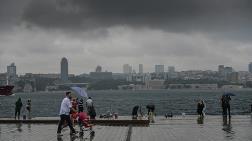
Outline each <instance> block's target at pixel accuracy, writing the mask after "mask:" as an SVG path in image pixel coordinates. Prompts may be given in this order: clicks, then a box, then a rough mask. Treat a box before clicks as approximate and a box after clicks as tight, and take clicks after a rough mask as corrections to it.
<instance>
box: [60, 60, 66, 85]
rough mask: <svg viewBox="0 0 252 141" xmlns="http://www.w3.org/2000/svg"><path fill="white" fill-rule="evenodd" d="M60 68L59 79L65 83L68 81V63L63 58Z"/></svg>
mask: <svg viewBox="0 0 252 141" xmlns="http://www.w3.org/2000/svg"><path fill="white" fill-rule="evenodd" d="M60 66H61V72H60V78H61V80H62V81H67V80H68V62H67V59H66V58H65V57H63V58H62V59H61V62H60Z"/></svg>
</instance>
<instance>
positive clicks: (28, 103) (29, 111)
mask: <svg viewBox="0 0 252 141" xmlns="http://www.w3.org/2000/svg"><path fill="white" fill-rule="evenodd" d="M26 110H27V118H28V119H31V99H28V100H27V104H26Z"/></svg>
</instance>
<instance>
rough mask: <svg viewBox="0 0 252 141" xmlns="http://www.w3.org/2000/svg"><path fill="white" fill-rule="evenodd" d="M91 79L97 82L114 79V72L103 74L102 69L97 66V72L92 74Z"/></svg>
mask: <svg viewBox="0 0 252 141" xmlns="http://www.w3.org/2000/svg"><path fill="white" fill-rule="evenodd" d="M89 75H90V77H91V78H92V79H97V80H105V79H112V78H113V77H112V72H102V67H101V66H97V67H96V69H95V72H90V74H89Z"/></svg>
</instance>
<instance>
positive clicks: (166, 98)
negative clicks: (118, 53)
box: [0, 90, 252, 117]
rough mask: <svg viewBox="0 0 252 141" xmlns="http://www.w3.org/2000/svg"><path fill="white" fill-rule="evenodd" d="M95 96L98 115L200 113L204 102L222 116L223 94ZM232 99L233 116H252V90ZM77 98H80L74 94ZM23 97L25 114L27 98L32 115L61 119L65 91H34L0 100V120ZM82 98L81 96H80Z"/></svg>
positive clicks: (208, 109)
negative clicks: (148, 107)
mask: <svg viewBox="0 0 252 141" xmlns="http://www.w3.org/2000/svg"><path fill="white" fill-rule="evenodd" d="M87 93H88V95H89V96H91V97H92V99H93V101H94V105H95V109H96V113H97V115H99V114H104V113H106V112H107V111H111V112H116V113H118V114H119V116H120V115H131V112H132V108H133V107H134V106H135V105H139V106H141V107H142V111H143V112H144V113H146V112H147V110H146V105H147V104H154V105H155V113H156V114H157V115H164V114H166V113H173V114H174V115H181V114H182V113H185V114H186V115H190V114H197V113H196V108H197V102H198V100H199V99H204V101H205V103H206V114H208V115H219V114H221V112H222V111H221V104H220V98H221V96H222V94H223V92H222V91H218V90H215V91H211V90H206V91H199V90H152V91H147V90H146V91H110V90H107V91H87ZM233 93H235V94H236V96H232V97H231V98H232V100H231V113H232V114H235V115H243V114H249V113H250V105H251V104H252V91H247V90H246V91H245V90H240V91H234V92H233ZM74 95H75V94H74ZM75 96H77V95H75ZM19 97H21V99H22V102H23V109H22V111H21V112H22V113H23V114H24V113H25V105H26V102H27V100H28V99H31V103H32V116H33V117H38V116H39V117H45V116H50V117H51V116H58V113H59V108H60V103H61V101H62V99H63V98H64V97H65V94H64V92H35V93H16V94H15V95H14V96H1V97H0V117H14V112H15V102H16V100H17V99H18V98H19ZM79 98H80V97H79Z"/></svg>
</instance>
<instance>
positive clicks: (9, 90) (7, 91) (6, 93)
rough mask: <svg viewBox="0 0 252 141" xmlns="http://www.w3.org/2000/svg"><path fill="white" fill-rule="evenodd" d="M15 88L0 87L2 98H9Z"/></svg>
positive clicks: (8, 86)
mask: <svg viewBox="0 0 252 141" xmlns="http://www.w3.org/2000/svg"><path fill="white" fill-rule="evenodd" d="M13 88H14V86H12V85H5V86H0V96H9V95H12V94H13V92H12V90H13Z"/></svg>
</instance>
